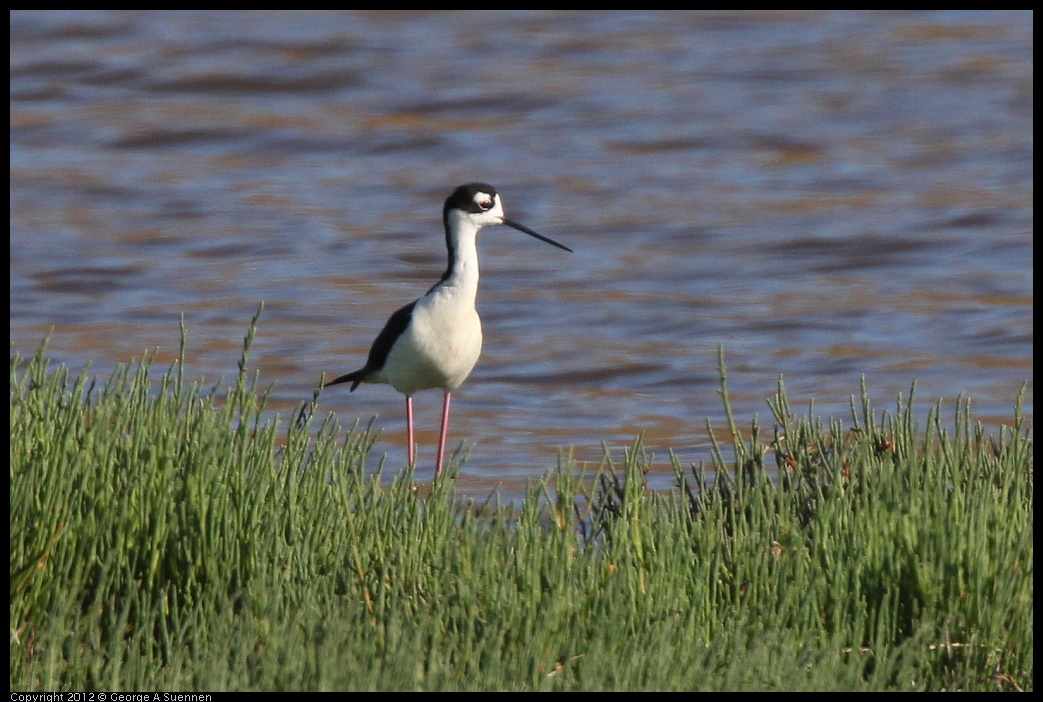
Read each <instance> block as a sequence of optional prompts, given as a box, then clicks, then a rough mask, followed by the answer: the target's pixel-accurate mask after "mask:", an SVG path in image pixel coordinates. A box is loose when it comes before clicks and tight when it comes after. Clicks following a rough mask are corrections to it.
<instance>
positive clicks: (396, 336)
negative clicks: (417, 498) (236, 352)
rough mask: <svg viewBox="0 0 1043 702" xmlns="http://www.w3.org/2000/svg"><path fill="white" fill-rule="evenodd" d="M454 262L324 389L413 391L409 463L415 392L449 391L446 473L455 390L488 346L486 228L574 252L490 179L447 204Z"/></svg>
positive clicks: (412, 450)
mask: <svg viewBox="0 0 1043 702" xmlns="http://www.w3.org/2000/svg"><path fill="white" fill-rule="evenodd" d="M442 224H443V225H444V226H445V243H446V248H447V249H448V256H449V263H448V265H447V267H446V269H445V273H443V274H442V278H441V279H440V280H439V281H438V282H437V283H435V284H434V285H433V286H431V288H430V289H429V290H428V291H427V292H426V293H425V294H424V295H423V297H420V298H417V299H416V300H414V301H413V302H410V303H409V304H408V305H405V306H404V307H401V308H399V309H398V310H397V311H396V312H395V313H394V314H392V315H391V317H390V318H389V319H388V321H387V324H385V325H384V328H383V329H382V330H381V332H380V333H379V334H378V335H377V338H376V340H375V341H374V342H373V345H372V347H371V348H370V350H369V357H368V358H367V359H366V363H365V365H364V366H362V368H359V369H358V370H355V371H352V372H351V373H346V374H344V375H342V376H339V377H337V378H334V379H333V380H331V381H329V382H328V383H325V384H324V385H323V388H327V387H330V386H331V385H338V384H341V383H351V390H350V391H351V392H354V391H355V388H357V387H358V386H359V385H360V384H362V383H383V384H387V385H390V386H391V387H393V388H394V389H395V390H397V391H398V392H400V393H402V394H403V395H405V398H406V442H407V443H408V463H409V467H410V468H413V467H415V464H416V444H415V441H414V436H413V395H414V394H415V393H417V392H419V391H420V390H435V389H437V390H441V391H442V392H443V393H444V396H443V399H442V427H441V431H440V432H439V437H438V456H437V459H436V462H435V475H436V476H438V475H441V473H442V467H443V462H444V455H445V440H446V433H447V431H448V428H449V404H450V402H451V399H452V394H453V392H454V391H455V390H456V389H457V388H458V387H460V385H461V384H462V383H463V382H464V381H465V380H466V379H467V376H469V375H470V374H471V371H472V370H473V369H474V366H475V364H476V363H477V362H478V357H479V356H480V355H481V352H482V321H481V319H480V318H479V316H478V310H477V309H476V308H475V299H476V297H477V295H478V232H479V230H481V229H482V228H483V227H489V226H493V225H503V226H506V227H511V228H512V229H516V230H517V231H520V232H522V233H524V234H528V235H529V236H531V237H533V238H536V239H539V240H540V241H544V242H546V243H548V244H551V245H552V246H556V247H558V248H559V249H562V250H564V251H568V252H569V253H572V249H570V248H569V247H567V246H565V245H563V244H560V243H558V242H557V241H554V240H553V239H551V238H549V237H546V236H543V235H542V234H539V233H537V232H535V231H533V230H532V229H529V228H528V227H526V226H524V225H522V224H519V223H518V222H515V221H514V220H511V219H508V218H507V216H506V215H505V214H504V210H503V201H502V200H501V198H500V194H499V193H498V192H497V191H496V189H495V188H494V187H493V186H491V185H489V184H488V183H467V184H464V185H461V186H459V187H458V188H456V189H455V190H454V191H453V193H452V194H451V195H450V196H449V197H448V198H446V201H445V205H444V206H443V208H442Z"/></svg>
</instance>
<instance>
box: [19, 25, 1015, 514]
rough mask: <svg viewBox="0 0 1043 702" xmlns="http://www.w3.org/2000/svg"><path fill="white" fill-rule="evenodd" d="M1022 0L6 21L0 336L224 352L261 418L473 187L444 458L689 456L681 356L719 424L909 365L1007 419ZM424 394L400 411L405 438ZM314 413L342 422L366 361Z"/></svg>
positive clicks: (340, 338) (416, 283) (441, 257)
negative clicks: (255, 381)
mask: <svg viewBox="0 0 1043 702" xmlns="http://www.w3.org/2000/svg"><path fill="white" fill-rule="evenodd" d="M1032 49H1033V41H1032V15H1031V14H1027V13H999V12H985V13H954V12H942V13H868V14H865V13H855V12H842V13H818V12H815V13H669V14H659V13H621V12H620V13H616V12H610V13H561V12H521V13H500V12H482V13H463V14H445V13H438V12H417V13H413V12H409V13H378V12H343V13H318V14H312V13H276V12H263V13H239V12H232V13H223V14H214V13H196V12H189V13H162V12H111V13H109V12H101V13H81V12H56V13H43V12H14V13H12V14H11V154H10V168H11V174H10V175H11V202H10V204H11V351H12V353H15V352H18V353H22V354H28V353H32V352H33V351H34V350H35V349H36V348H37V346H38V344H39V342H40V340H41V339H42V338H43V337H44V336H45V335H47V334H50V342H49V348H50V352H51V355H52V356H53V357H54V358H55V360H57V361H60V362H64V363H67V364H69V365H70V366H71V367H72V368H74V369H77V370H78V369H80V368H82V367H83V366H84V365H85V364H87V363H88V362H91V363H92V367H93V369H94V370H95V371H96V372H98V373H99V374H101V375H103V376H105V375H107V373H108V372H109V371H110V370H111V368H112V367H113V366H114V365H115V364H116V363H118V362H126V361H130V360H132V359H135V358H137V357H139V356H140V355H141V354H142V353H143V352H144V351H145V350H156V351H157V353H158V358H159V359H160V361H161V362H162V364H161V365H163V366H165V365H166V364H167V363H168V362H169V361H170V360H172V359H173V358H175V357H176V353H177V347H178V340H179V332H178V321H179V318H180V317H181V315H184V319H185V323H186V326H187V328H188V351H187V364H186V365H187V369H186V373H187V376H188V377H189V378H193V379H195V378H205V379H207V380H208V381H216V380H218V379H220V378H224V379H225V380H226V381H230V380H231V379H232V378H233V377H234V375H235V372H236V361H237V359H238V356H239V349H240V347H241V342H242V338H243V335H244V333H245V331H246V328H247V326H248V323H249V320H250V317H251V316H252V314H253V313H254V311H255V310H256V308H257V305H258V303H259V302H260V301H262V300H263V301H264V302H265V311H264V313H263V315H262V318H261V323H260V327H259V330H258V333H257V338H256V342H255V345H254V349H253V353H252V355H251V365H252V367H253V368H254V369H256V370H257V371H258V372H259V373H260V381H261V384H262V385H267V384H269V383H274V392H273V394H272V402H271V408H272V410H273V413H274V412H278V413H279V414H280V415H281V416H283V417H285V416H286V415H288V414H289V413H290V412H291V411H292V410H293V408H294V406H295V405H296V403H298V402H299V401H301V400H302V399H305V398H308V397H310V395H311V392H312V390H313V388H314V387H315V385H316V383H317V381H318V379H319V376H320V373H323V372H325V373H327V374H340V373H344V372H347V371H349V370H354V369H355V368H357V367H359V366H361V365H362V363H363V361H364V360H365V356H366V353H367V350H368V348H369V344H370V343H371V341H372V340H373V338H374V337H375V335H376V334H377V332H378V331H379V330H380V328H381V327H382V326H383V324H384V321H385V320H386V319H387V317H388V315H389V314H390V313H391V312H393V311H394V310H395V309H397V308H398V307H399V306H401V305H402V304H404V303H406V302H408V301H409V300H411V299H413V298H415V297H417V296H418V295H420V294H422V293H423V292H424V291H425V290H426V289H427V288H428V287H429V286H430V285H431V284H432V283H433V282H434V281H435V280H437V279H438V277H439V275H441V273H442V271H443V270H444V267H445V250H444V239H443V232H442V231H441V221H440V213H441V206H442V201H443V200H444V198H445V197H446V196H447V195H448V194H449V192H450V191H451V190H452V188H453V187H454V186H455V185H457V184H459V183H462V182H467V181H472V180H484V181H488V182H490V183H493V184H494V185H495V186H496V187H497V188H498V189H499V190H500V192H501V193H502V194H503V198H504V201H505V204H506V208H507V212H508V215H509V216H511V217H512V218H514V219H517V220H518V221H520V222H523V223H525V224H527V225H528V226H530V227H532V228H534V229H536V230H537V231H540V232H541V233H543V234H546V235H547V236H550V237H553V238H555V239H557V240H559V241H561V242H563V243H565V244H566V245H568V246H570V247H572V248H573V249H575V253H573V254H571V255H570V254H566V253H564V252H562V251H559V250H557V249H554V248H552V247H549V246H546V245H544V244H541V243H539V242H537V241H535V240H533V239H530V238H528V237H525V236H521V235H519V234H518V233H517V232H514V231H513V230H510V229H506V228H502V227H498V228H492V229H487V230H484V231H483V232H482V234H481V237H480V251H481V255H482V276H483V277H482V285H481V291H480V293H479V311H480V312H481V314H482V318H483V321H484V328H485V348H484V352H483V356H482V359H481V361H480V362H479V365H478V367H477V368H476V369H475V371H474V373H473V374H472V376H471V378H470V379H469V381H468V382H467V383H466V384H465V385H464V386H463V387H462V388H460V390H459V391H458V392H457V393H456V395H455V396H454V397H455V402H454V416H453V421H452V425H451V437H450V441H451V443H453V445H458V444H459V442H461V441H462V442H464V445H465V448H466V449H468V450H470V457H469V459H468V461H467V463H466V465H465V468H464V472H463V475H462V477H461V486H462V488H463V489H465V490H471V491H473V492H474V493H475V494H486V493H487V492H488V490H489V488H490V486H493V485H501V486H502V489H503V490H504V492H506V493H507V494H516V493H517V491H518V490H519V489H520V486H522V485H523V484H524V481H526V480H528V479H532V478H535V477H537V476H539V475H541V474H542V473H543V472H544V471H545V470H546V469H547V468H548V467H551V466H553V465H555V463H556V461H557V458H558V454H559V451H562V450H567V449H568V448H569V447H572V448H573V449H574V451H575V454H576V456H577V457H578V458H580V459H581V460H584V461H597V460H598V459H599V458H600V457H601V455H602V452H603V448H602V446H603V444H604V445H605V446H607V447H608V448H609V450H610V451H612V454H613V455H614V456H616V457H619V456H620V455H621V449H622V447H623V446H624V445H627V444H628V443H629V442H631V441H632V440H633V438H634V436H635V435H636V434H638V433H639V432H643V433H644V436H645V445H646V447H647V448H648V449H649V450H650V451H653V452H655V453H656V455H657V456H659V457H660V458H661V459H662V460H658V459H657V466H658V469H661V471H662V474H661V476H660V478H659V479H660V480H661V481H662V484H663V485H668V484H669V482H670V479H669V474H668V465H667V461H666V460H665V456H666V452H667V450H668V449H673V450H674V451H675V453H676V454H677V455H678V457H679V458H680V459H681V460H682V462H683V463H691V462H698V461H703V460H708V458H709V455H710V451H709V446H708V444H709V439H708V435H707V431H706V421H707V418H709V420H710V421H711V422H712V423H713V425H714V426H715V427H717V428H720V427H723V425H724V420H723V412H722V409H721V405H720V401H719V397H718V394H717V392H716V389H717V387H718V383H719V381H718V377H717V368H716V366H717V359H716V356H717V348H718V346H719V345H722V344H723V346H724V349H725V353H726V358H727V362H728V368H729V384H730V389H731V392H732V395H733V399H734V406H735V411H736V415H737V417H738V418H739V419H740V421H741V423H742V424H748V421H749V418H751V417H752V416H753V415H754V414H758V415H759V416H760V418H761V422H762V424H766V425H769V426H770V415H769V411H768V408H767V405H766V404H765V400H766V399H767V398H769V397H770V396H771V395H772V394H773V393H774V391H775V386H776V382H777V379H778V377H779V376H780V375H782V376H784V378H785V380H786V386H787V389H788V390H789V392H790V399H791V401H792V402H793V404H794V405H795V406H797V407H800V408H806V407H807V403H808V401H809V400H811V399H812V398H814V400H815V403H816V404H815V407H816V411H817V412H819V413H821V414H823V415H833V416H836V417H846V416H847V402H848V397H849V396H850V395H851V394H853V393H855V392H857V391H858V387H859V382H860V378H861V377H862V376H863V375H865V377H866V382H867V384H868V387H869V391H870V394H871V396H872V397H873V399H874V400H875V401H876V402H877V404H878V406H880V407H892V406H893V405H894V402H895V399H896V397H897V395H898V393H903V394H904V395H907V394H908V391H909V388H910V385H911V383H912V382H913V381H914V380H915V381H917V396H918V398H919V399H920V401H921V402H922V403H923V406H924V409H925V410H926V407H928V406H930V405H932V404H933V403H935V402H936V401H937V400H938V399H939V398H944V399H945V401H946V403H947V405H946V406H947V407H948V408H949V409H951V408H952V404H953V402H954V400H955V399H956V397H957V396H959V395H960V394H961V393H962V394H964V395H966V396H969V397H971V398H972V399H973V405H972V406H973V407H974V408H975V413H976V415H977V416H978V417H979V418H980V419H981V420H982V421H984V422H985V423H987V424H990V425H998V424H1000V423H1009V422H1010V420H1011V418H1012V416H1013V406H1014V402H1015V400H1016V398H1017V395H1018V392H1019V389H1020V388H1021V386H1022V385H1023V384H1025V383H1027V384H1028V389H1027V394H1026V400H1025V409H1026V413H1027V414H1029V415H1031V413H1032V281H1033V275H1032V264H1031V259H1032V254H1033V250H1032V230H1033V207H1032V192H1033V176H1032V173H1033V168H1032V166H1033V141H1032V122H1033V121H1032V113H1033V70H1032V55H1033V51H1032ZM440 405H441V402H440V395H439V394H438V393H437V392H431V393H426V394H420V395H419V396H418V397H417V401H416V407H417V412H418V417H417V419H418V423H419V425H420V428H421V429H422V431H420V435H419V438H420V441H421V453H420V460H421V468H420V474H421V475H422V476H424V477H427V476H428V475H429V474H430V472H431V471H432V468H433V466H432V465H431V464H433V460H434V458H433V455H434V450H433V444H434V443H435V440H436V438H437V434H436V432H437V425H438V419H439V412H440ZM320 410H329V411H335V412H336V413H337V414H338V416H339V417H340V418H341V420H342V421H343V422H346V423H350V422H352V421H354V418H355V417H361V418H362V419H363V421H364V422H365V421H367V420H368V419H369V418H370V417H372V416H373V415H378V419H377V421H376V426H377V427H378V428H380V429H381V430H382V432H383V434H382V436H381V439H380V441H379V442H378V444H377V452H376V455H374V456H373V462H374V467H375V466H376V465H377V463H378V462H379V460H380V459H381V457H382V455H384V454H386V460H387V466H388V469H397V466H401V465H402V464H403V463H404V460H405V450H404V448H403V446H402V444H403V439H404V424H405V422H404V403H403V402H402V399H401V397H400V396H398V395H397V394H396V393H395V392H394V391H393V390H392V389H391V388H389V387H386V386H363V387H362V388H360V389H359V390H358V391H356V392H355V393H352V394H349V393H348V392H347V390H346V388H343V387H340V388H331V389H330V390H328V391H326V392H325V393H324V395H323V397H322V401H321V406H320Z"/></svg>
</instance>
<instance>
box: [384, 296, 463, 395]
mask: <svg viewBox="0 0 1043 702" xmlns="http://www.w3.org/2000/svg"><path fill="white" fill-rule="evenodd" d="M446 292H449V291H446ZM456 303H457V301H456V300H455V299H454V298H453V296H452V295H446V294H442V295H439V294H435V295H432V296H430V297H425V298H421V300H419V301H418V302H417V305H416V308H415V309H414V310H413V317H412V320H411V321H410V324H409V327H408V328H407V329H406V330H405V331H404V332H403V334H402V336H400V337H399V338H398V340H397V341H396V342H395V344H394V346H392V348H391V351H390V353H388V357H387V361H386V362H385V363H384V368H383V373H382V374H383V376H384V378H385V382H387V383H388V384H390V385H391V386H392V387H393V388H395V389H396V390H398V391H399V392H400V393H403V394H404V395H412V394H413V393H415V392H416V391H418V390H428V389H432V388H440V389H442V390H444V391H445V392H452V391H453V390H456V388H458V387H460V385H461V384H462V383H463V382H464V380H466V379H467V376H468V375H470V374H471V370H472V369H473V368H474V366H475V364H476V363H477V362H478V357H479V356H480V355H481V353H482V322H481V320H480V319H479V318H478V312H477V311H476V310H475V308H474V305H473V303H471V304H464V305H461V304H456Z"/></svg>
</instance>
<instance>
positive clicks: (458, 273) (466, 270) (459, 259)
mask: <svg viewBox="0 0 1043 702" xmlns="http://www.w3.org/2000/svg"><path fill="white" fill-rule="evenodd" d="M445 226H446V232H445V240H446V246H447V248H448V249H449V265H448V267H447V268H446V271H445V273H444V274H443V275H442V279H441V280H440V281H438V284H437V285H435V287H434V288H432V290H434V289H435V288H446V287H451V288H454V289H456V290H457V291H459V292H460V293H462V294H464V295H465V296H466V297H468V298H470V299H471V300H472V301H473V300H474V299H475V297H477V295H478V230H479V229H481V227H476V226H475V225H474V223H473V222H471V221H470V220H469V219H467V218H466V217H464V216H463V215H462V214H461V213H460V212H457V211H455V210H454V211H451V212H449V215H448V217H447V219H446V222H445Z"/></svg>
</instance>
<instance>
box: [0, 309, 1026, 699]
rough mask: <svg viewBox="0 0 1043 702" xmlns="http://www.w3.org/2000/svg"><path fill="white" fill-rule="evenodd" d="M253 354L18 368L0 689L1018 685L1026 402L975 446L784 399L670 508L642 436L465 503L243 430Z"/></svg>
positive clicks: (292, 433) (686, 472)
mask: <svg viewBox="0 0 1043 702" xmlns="http://www.w3.org/2000/svg"><path fill="white" fill-rule="evenodd" d="M252 334H253V327H252V326H251V331H250V332H249V334H248V336H247V341H246V344H245V345H244V346H245V348H244V353H243V359H242V362H241V364H240V369H239V373H238V377H237V380H236V382H235V384H234V386H233V387H231V388H229V389H221V388H203V387H200V386H199V385H198V384H189V383H186V381H185V379H184V378H183V376H182V374H181V373H182V372H181V369H182V368H183V360H184V359H183V354H184V351H183V350H182V358H181V362H178V363H175V364H174V365H173V366H172V367H171V368H170V369H169V371H167V372H166V373H165V374H162V376H161V377H160V378H158V379H154V380H150V379H151V378H153V375H154V374H155V372H154V371H153V369H152V367H151V363H150V361H149V359H148V358H145V359H143V360H142V361H141V362H140V363H138V364H136V365H134V366H131V367H125V368H121V369H119V370H118V371H117V372H116V373H115V374H114V375H113V376H112V377H111V378H110V379H109V380H108V381H107V382H106V383H104V385H99V384H97V383H96V382H95V381H94V380H92V379H90V378H89V377H88V376H87V375H86V373H83V374H80V375H79V376H78V377H76V378H73V377H72V376H71V375H70V374H69V373H68V371H67V370H66V369H64V368H61V367H52V366H51V365H49V364H48V362H47V361H46V359H45V353H44V350H43V349H41V351H40V352H39V353H38V354H37V355H36V356H35V357H33V358H31V359H21V358H18V357H15V358H14V359H12V361H11V468H10V472H11V475H10V479H11V610H10V614H11V648H10V651H11V662H10V665H11V668H10V671H11V672H10V685H11V688H12V689H14V690H23V691H40V690H65V691H69V690H97V691H115V690H120V691H131V690H152V691H154V690H209V691H214V690H333V689H354V690H365V689H374V690H389V689H405V690H440V689H467V690H596V689H605V690H609V689H655V690H741V689H764V690H797V689H806V690H1019V689H1023V690H1031V689H1032V688H1033V665H1032V661H1033V639H1032V618H1033V603H1032V590H1033V588H1032V577H1033V568H1032V563H1033V549H1032V541H1033V539H1032V436H1031V427H1030V426H1029V423H1028V422H1026V421H1025V420H1024V419H1023V418H1022V415H1021V412H1020V403H1019V407H1018V408H1015V411H1014V414H1013V417H1012V422H1011V426H1010V427H1009V428H1003V429H1001V430H1000V431H999V432H998V433H997V434H996V435H994V436H991V435H987V434H986V433H985V431H984V430H983V429H982V428H981V427H980V426H979V425H977V424H975V423H974V422H973V421H972V419H971V417H970V413H969V409H968V404H967V403H965V402H962V401H961V402H958V403H957V407H956V411H955V417H954V421H952V423H951V425H947V422H945V421H943V414H944V413H945V412H946V410H945V408H944V407H942V406H941V405H939V406H938V407H936V408H934V409H933V410H931V411H930V413H929V416H928V419H927V421H926V425H925V426H923V427H922V428H921V427H918V426H917V424H916V420H915V418H914V412H913V403H912V398H911V397H910V398H908V399H906V400H903V399H901V398H899V401H898V404H897V407H896V408H895V410H894V411H893V412H882V413H877V412H876V411H875V410H873V409H872V408H871V407H870V406H869V403H868V401H867V400H865V399H864V398H865V397H866V393H865V390H864V388H863V390H862V392H861V398H862V399H861V400H860V401H857V402H853V404H852V419H851V421H852V422H853V425H850V426H848V427H844V426H843V425H842V423H841V422H839V421H830V422H824V421H822V420H819V419H817V418H815V417H814V416H812V415H811V412H810V410H809V412H808V416H806V417H795V416H794V413H793V411H792V410H791V409H790V407H789V405H788V403H787V400H786V397H785V392H784V389H783V387H782V385H781V383H780V386H779V392H778V395H777V397H776V398H774V401H773V403H772V409H773V413H774V420H775V421H774V427H773V429H772V431H771V436H770V437H766V438H763V437H761V436H760V434H761V433H762V431H761V430H760V429H758V428H756V427H753V430H752V431H747V432H745V434H746V439H745V440H744V441H743V440H740V441H737V442H736V443H734V444H732V445H730V447H726V446H722V445H719V444H715V446H714V450H713V452H712V454H711V455H710V456H708V460H709V465H708V466H705V467H702V466H700V467H690V468H685V467H682V466H680V465H678V464H677V462H676V461H673V468H674V470H675V472H676V475H677V488H676V489H675V490H672V491H670V492H668V493H665V494H662V493H660V494H654V493H650V492H649V491H648V490H646V488H645V480H644V477H645V474H646V473H647V471H648V469H649V467H650V461H651V460H652V459H650V458H649V457H648V456H646V455H645V454H644V452H643V451H642V450H641V447H640V440H639V439H638V440H637V441H636V442H635V445H634V446H633V447H632V449H631V450H629V451H628V453H627V458H626V460H625V462H624V463H623V464H622V465H611V464H610V463H609V462H608V461H607V459H606V462H605V463H604V464H603V465H602V466H601V467H600V468H599V469H597V470H589V471H586V472H583V471H578V470H577V469H576V468H575V466H573V465H572V464H571V463H570V462H569V461H568V460H566V459H563V460H562V464H561V465H560V466H559V468H558V469H557V470H556V471H552V472H550V473H549V474H548V475H546V476H545V477H544V479H543V480H541V481H539V482H538V483H536V484H533V485H532V486H531V488H530V489H529V491H528V493H527V494H526V496H525V498H524V500H523V501H522V502H521V503H520V504H519V505H501V504H499V503H498V501H497V500H496V498H495V497H493V498H490V499H489V500H488V501H487V502H485V503H484V504H476V503H473V502H470V501H465V500H461V499H458V498H456V497H455V496H454V492H453V481H454V477H455V475H456V473H457V471H458V470H459V466H458V465H454V466H453V467H452V468H451V469H450V470H449V471H448V473H447V474H446V475H445V476H443V478H441V479H439V480H437V481H436V482H435V483H434V484H433V485H430V486H423V487H422V488H421V489H420V490H418V489H416V487H415V486H414V478H413V476H412V475H410V474H409V473H408V472H406V471H403V472H401V473H398V474H396V475H395V476H394V477H390V476H386V475H367V474H366V472H365V470H364V469H363V466H364V464H365V457H366V455H367V453H368V452H369V451H370V450H371V448H372V445H373V438H374V437H373V436H372V434H371V433H370V432H369V431H368V430H366V429H361V428H359V427H358V426H355V427H352V428H351V429H350V430H348V431H346V432H345V431H343V430H342V429H341V428H340V427H339V426H338V425H337V423H336V420H335V418H334V417H327V418H326V419H325V421H323V423H322V425H321V426H313V424H314V422H308V423H305V425H304V426H297V425H296V423H295V422H292V421H288V420H287V419H283V420H281V421H280V420H279V419H278V418H275V419H263V418H262V409H263V407H264V393H263V392H259V391H258V389H257V387H256V378H255V377H251V376H250V375H249V374H248V373H247V370H246V367H247V364H246V349H248V347H249V343H250V339H251V338H252ZM183 348H184V343H182V349H183ZM721 371H722V391H723V396H724V401H725V406H726V408H727V385H726V380H725V378H726V376H725V373H724V368H723V362H722V367H721ZM948 411H949V412H951V409H950V410H948ZM266 416H267V414H266ZM728 422H729V424H730V426H729V432H728V434H729V436H732V435H738V434H739V432H738V430H737V427H736V424H735V421H734V419H733V418H732V416H731V412H730V410H728ZM733 457H734V458H733ZM766 460H767V461H768V462H770V465H768V464H766ZM776 466H777V471H778V472H777V474H776Z"/></svg>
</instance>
